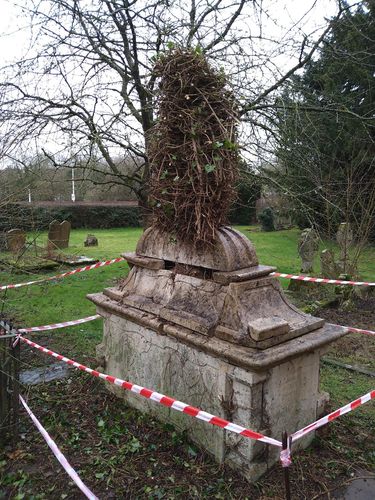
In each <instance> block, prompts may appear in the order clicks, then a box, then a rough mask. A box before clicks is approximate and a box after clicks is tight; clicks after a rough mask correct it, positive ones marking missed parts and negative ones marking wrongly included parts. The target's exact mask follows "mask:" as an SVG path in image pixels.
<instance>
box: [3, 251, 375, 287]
mask: <svg viewBox="0 0 375 500" xmlns="http://www.w3.org/2000/svg"><path fill="white" fill-rule="evenodd" d="M125 260H126V259H124V258H123V257H118V258H117V259H112V260H104V261H102V262H97V263H96V264H92V265H91V266H85V267H81V268H79V269H73V271H68V272H66V273H62V274H56V275H55V276H48V277H46V278H43V279H39V280H34V281H26V282H24V283H13V284H10V285H2V286H0V291H1V290H7V289H10V288H21V287H23V286H29V285H34V284H37V283H44V282H45V281H51V280H55V279H59V278H65V277H66V276H72V275H73V274H77V273H83V272H84V271H91V269H97V268H98V267H103V266H109V265H111V264H116V263H117V262H122V261H125ZM270 276H274V277H275V278H287V279H291V280H299V281H312V282H314V283H328V284H332V285H351V286H375V282H368V281H348V280H338V279H329V278H314V277H313V276H304V275H297V274H285V273H270Z"/></svg>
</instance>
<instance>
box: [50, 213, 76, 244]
mask: <svg viewBox="0 0 375 500" xmlns="http://www.w3.org/2000/svg"><path fill="white" fill-rule="evenodd" d="M70 230H71V224H70V222H68V221H66V220H65V221H63V222H61V223H60V222H59V221H57V220H53V221H52V222H51V223H50V225H49V231H48V248H49V249H50V250H54V249H59V248H67V247H68V246H69V236H70Z"/></svg>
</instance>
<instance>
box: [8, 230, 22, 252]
mask: <svg viewBox="0 0 375 500" xmlns="http://www.w3.org/2000/svg"><path fill="white" fill-rule="evenodd" d="M6 240H7V249H8V250H9V252H12V253H18V252H20V251H21V250H22V249H23V248H25V243H26V233H25V231H23V230H22V229H11V230H10V231H8V232H7V235H6Z"/></svg>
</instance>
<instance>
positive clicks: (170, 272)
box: [88, 227, 345, 480]
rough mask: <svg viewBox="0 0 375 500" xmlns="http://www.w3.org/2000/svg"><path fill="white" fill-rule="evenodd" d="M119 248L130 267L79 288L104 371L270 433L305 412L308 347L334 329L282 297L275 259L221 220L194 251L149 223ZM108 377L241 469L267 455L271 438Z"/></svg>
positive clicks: (299, 423) (310, 392)
mask: <svg viewBox="0 0 375 500" xmlns="http://www.w3.org/2000/svg"><path fill="white" fill-rule="evenodd" d="M124 257H125V258H126V259H127V261H128V263H129V265H130V266H131V271H130V273H129V276H128V277H127V279H126V280H125V281H124V282H123V284H122V285H121V286H119V287H118V288H108V289H106V290H104V292H103V293H98V294H93V295H89V296H88V297H89V299H90V300H92V301H93V302H94V303H95V304H96V305H97V311H98V313H99V314H100V315H101V316H103V318H104V335H103V342H102V344H101V345H100V346H98V357H99V359H100V363H101V365H102V367H103V368H104V369H105V371H106V373H109V374H111V375H114V376H117V377H120V378H123V379H125V380H129V381H131V382H133V383H136V384H139V385H143V386H145V387H148V388H150V389H153V390H156V391H159V392H161V393H163V394H165V395H168V396H171V397H173V398H175V399H178V400H180V401H183V402H185V403H188V404H191V405H194V406H197V407H199V408H201V409H203V410H205V411H208V412H210V413H213V414H214V415H216V416H219V417H222V418H225V419H228V420H231V421H233V422H235V423H237V424H239V425H243V426H245V427H248V428H250V429H253V430H255V431H259V432H261V433H263V434H265V435H267V436H270V437H274V438H276V439H279V440H280V439H281V434H282V431H284V430H287V431H288V432H290V433H291V432H293V431H296V430H298V429H299V428H301V427H303V426H305V425H307V424H309V423H311V422H312V421H314V420H315V419H316V417H317V415H318V412H319V410H320V409H321V406H322V403H323V401H324V400H325V398H326V395H325V394H321V393H320V392H319V359H320V356H321V354H322V353H323V352H324V350H325V349H326V346H327V345H328V344H329V343H330V342H333V341H334V340H336V339H338V338H339V337H341V336H342V335H344V334H345V329H344V328H341V327H336V326H333V325H328V324H325V322H324V320H322V319H319V318H314V317H312V316H310V315H307V314H304V313H303V312H301V311H299V310H298V309H296V308H295V307H294V306H293V305H291V304H290V303H288V301H287V299H286V298H285V296H284V294H283V292H282V290H281V287H280V285H279V283H278V280H277V279H275V278H272V277H271V276H269V275H270V273H271V272H272V271H273V270H274V269H275V268H273V267H269V266H262V265H259V263H258V259H257V256H256V253H255V249H254V247H253V245H252V244H251V242H250V241H249V240H248V239H247V238H246V237H245V236H243V235H242V234H241V233H239V232H237V231H235V230H233V229H231V228H229V227H222V228H220V229H219V230H218V231H217V238H216V244H215V245H214V246H213V247H212V248H211V249H209V250H206V251H205V252H199V251H195V250H193V249H192V248H190V247H189V246H187V245H182V244H177V243H176V242H175V239H174V238H171V237H169V236H167V235H165V236H164V235H162V234H161V233H159V232H158V231H157V230H156V229H154V228H149V229H148V230H146V231H145V232H144V234H143V236H142V237H141V239H140V241H139V243H138V246H137V249H136V252H135V253H134V254H124ZM109 389H110V390H112V391H114V392H115V393H116V394H117V395H118V396H119V397H121V398H123V399H124V400H125V401H126V402H127V403H128V404H129V405H131V406H133V407H135V408H138V409H139V410H141V411H143V412H147V413H150V414H153V415H154V416H156V417H157V418H158V419H160V420H162V421H165V422H171V423H173V424H175V425H176V426H177V427H179V428H180V429H185V430H186V431H187V433H188V435H189V436H190V438H191V439H192V440H193V441H195V442H196V443H197V444H198V445H200V446H201V447H202V448H204V449H206V450H207V451H209V452H210V453H211V454H212V455H213V456H214V457H215V458H216V460H217V461H218V462H220V463H222V462H225V463H227V464H229V465H231V466H232V467H234V468H235V469H236V470H239V471H240V472H241V473H242V474H243V475H244V476H245V477H247V478H248V479H250V480H256V479H257V478H258V477H259V476H260V475H262V474H263V473H264V472H266V470H267V469H268V468H270V467H271V466H272V465H273V464H274V463H275V462H276V461H277V460H278V457H279V449H278V448H275V447H270V446H268V445H265V444H263V443H261V442H259V441H253V440H250V439H247V438H245V437H242V436H239V435H236V434H233V433H231V432H229V431H223V430H222V429H220V428H217V427H214V426H211V425H209V424H206V423H204V422H200V421H197V420H196V419H193V418H191V417H189V416H187V415H184V414H181V413H180V412H177V411H175V410H172V409H169V408H165V407H163V406H161V405H158V404H156V403H153V402H152V401H149V400H147V399H145V398H142V397H141V396H137V395H134V394H132V393H131V392H129V391H125V390H122V389H120V388H118V387H115V386H111V387H109ZM312 437H313V435H312V434H311V435H309V436H308V437H306V438H304V440H301V441H299V442H298V445H299V446H307V444H308V443H309V442H310V441H311V439H312Z"/></svg>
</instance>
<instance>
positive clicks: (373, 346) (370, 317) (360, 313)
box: [314, 298, 375, 367]
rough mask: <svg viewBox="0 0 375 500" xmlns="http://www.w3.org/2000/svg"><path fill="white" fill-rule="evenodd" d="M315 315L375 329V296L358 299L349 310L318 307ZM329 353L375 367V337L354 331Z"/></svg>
mask: <svg viewBox="0 0 375 500" xmlns="http://www.w3.org/2000/svg"><path fill="white" fill-rule="evenodd" d="M314 315H316V316H319V317H320V318H324V319H326V320H327V321H328V322H329V323H335V324H338V325H343V326H352V327H355V328H363V329H365V330H372V331H375V298H372V299H367V300H356V301H355V302H354V303H353V307H352V309H351V310H349V311H344V310H342V309H338V308H334V307H329V308H321V309H318V310H317V311H316V312H315V313H314ZM329 355H330V356H332V355H333V356H335V357H337V358H342V359H344V360H352V361H353V362H356V363H359V364H362V365H364V366H366V367H375V337H370V336H367V335H363V334H359V333H353V334H350V335H347V336H346V337H343V338H341V339H340V340H339V341H337V342H335V343H334V344H332V345H331V346H330V349H329Z"/></svg>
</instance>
